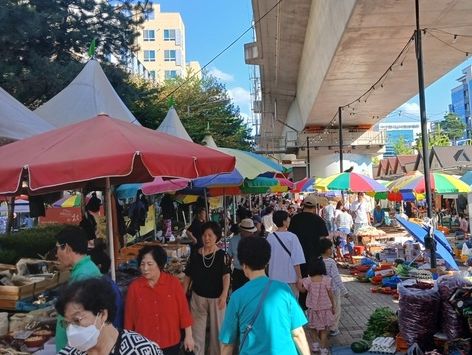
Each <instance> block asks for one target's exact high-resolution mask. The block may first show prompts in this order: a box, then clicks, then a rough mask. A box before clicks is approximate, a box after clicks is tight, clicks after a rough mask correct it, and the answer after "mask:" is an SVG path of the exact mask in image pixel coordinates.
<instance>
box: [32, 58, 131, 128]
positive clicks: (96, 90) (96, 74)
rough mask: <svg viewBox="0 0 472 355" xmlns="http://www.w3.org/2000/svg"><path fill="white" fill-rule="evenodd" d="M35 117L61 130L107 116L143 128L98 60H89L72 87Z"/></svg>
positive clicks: (39, 109)
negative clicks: (73, 124)
mask: <svg viewBox="0 0 472 355" xmlns="http://www.w3.org/2000/svg"><path fill="white" fill-rule="evenodd" d="M35 113H37V114H38V115H39V116H41V117H42V118H44V119H45V120H46V121H48V122H49V123H51V124H52V125H53V126H54V127H57V128H59V127H64V126H67V125H69V124H72V123H77V122H80V121H84V120H87V119H89V118H91V117H95V116H98V115H99V114H103V113H106V114H108V115H109V116H111V117H114V118H118V119H120V120H123V121H127V122H131V123H134V124H137V125H140V123H139V121H138V120H137V119H136V118H135V117H134V116H133V114H132V113H131V111H130V110H129V109H128V108H127V107H126V105H125V104H124V103H123V101H122V100H121V99H120V97H119V96H118V94H117V93H116V91H115V89H114V88H113V86H112V85H111V84H110V82H109V81H108V79H107V77H106V75H105V73H104V72H103V69H102V67H101V66H100V64H99V63H98V62H97V61H96V60H95V59H91V60H89V61H88V63H87V64H86V65H85V67H84V68H83V69H82V71H81V72H80V73H79V74H78V75H77V76H76V77H75V79H74V80H72V82H71V83H70V84H69V85H68V86H66V87H65V88H64V89H63V90H62V91H61V92H59V93H58V94H57V95H56V96H54V97H53V98H52V99H50V100H49V101H48V102H46V103H45V104H43V105H42V106H40V107H39V108H38V109H36V111H35Z"/></svg>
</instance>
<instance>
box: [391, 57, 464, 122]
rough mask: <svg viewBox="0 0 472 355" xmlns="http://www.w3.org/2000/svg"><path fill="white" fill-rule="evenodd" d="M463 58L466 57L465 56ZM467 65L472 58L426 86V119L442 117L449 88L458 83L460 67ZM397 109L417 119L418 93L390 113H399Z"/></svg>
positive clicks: (447, 103)
mask: <svg viewBox="0 0 472 355" xmlns="http://www.w3.org/2000/svg"><path fill="white" fill-rule="evenodd" d="M464 59H466V57H465V56H464ZM424 60H425V61H426V60H428V59H427V58H424ZM468 65H472V59H467V60H465V61H464V62H463V63H461V64H460V65H458V66H457V67H456V68H454V69H452V70H451V71H450V72H449V73H447V74H446V75H444V76H443V77H442V78H440V79H438V80H436V81H435V82H434V83H432V84H431V85H430V86H429V87H427V88H426V90H425V96H426V116H427V117H428V119H430V120H432V121H437V120H441V119H442V118H443V117H444V114H445V113H446V111H448V110H449V104H450V103H451V89H452V88H454V87H456V86H458V85H459V83H458V82H457V79H458V78H459V77H460V76H461V75H462V69H463V68H465V67H466V66H468ZM399 111H401V113H402V115H404V116H408V117H412V118H414V117H417V118H418V119H419V111H420V107H419V99H418V95H416V96H415V97H413V98H412V99H411V100H409V101H408V102H406V103H405V104H403V105H402V106H400V107H399V108H397V109H396V110H395V111H394V112H393V113H392V114H399V113H400V112H399ZM392 114H391V115H392Z"/></svg>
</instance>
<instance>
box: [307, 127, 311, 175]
mask: <svg viewBox="0 0 472 355" xmlns="http://www.w3.org/2000/svg"><path fill="white" fill-rule="evenodd" d="M306 168H307V170H306V176H307V177H308V178H310V177H311V171H310V138H309V137H308V136H307V137H306Z"/></svg>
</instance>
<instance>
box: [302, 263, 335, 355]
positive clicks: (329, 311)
mask: <svg viewBox="0 0 472 355" xmlns="http://www.w3.org/2000/svg"><path fill="white" fill-rule="evenodd" d="M308 275H309V277H306V278H304V279H303V280H302V284H303V288H304V290H305V291H307V292H308V295H307V298H306V306H307V307H308V327H309V328H310V329H312V332H313V338H314V340H315V341H314V342H313V343H312V345H311V350H312V351H314V352H318V351H319V352H320V353H321V355H327V354H328V353H329V350H328V332H329V329H330V328H331V327H332V326H333V325H334V322H335V319H334V299H333V292H332V290H331V278H330V277H328V276H326V266H325V263H324V261H323V258H322V257H318V258H316V259H315V260H313V261H312V262H310V263H309V266H308ZM320 345H321V348H320Z"/></svg>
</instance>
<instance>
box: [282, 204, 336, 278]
mask: <svg viewBox="0 0 472 355" xmlns="http://www.w3.org/2000/svg"><path fill="white" fill-rule="evenodd" d="M288 230H289V231H290V232H292V233H294V234H296V235H297V237H298V240H300V244H301V246H302V249H303V254H305V260H306V261H307V262H308V261H310V260H312V259H313V258H314V257H318V256H320V255H321V250H320V247H319V241H320V238H321V237H327V236H328V235H329V233H328V229H327V228H326V223H325V221H324V220H323V218H321V217H320V216H318V215H317V214H314V213H311V212H300V213H298V214H296V215H295V216H293V217H292V219H291V220H290V226H289V228H288ZM302 269H305V268H304V267H302ZM303 271H305V270H302V273H303ZM303 276H306V275H303Z"/></svg>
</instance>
